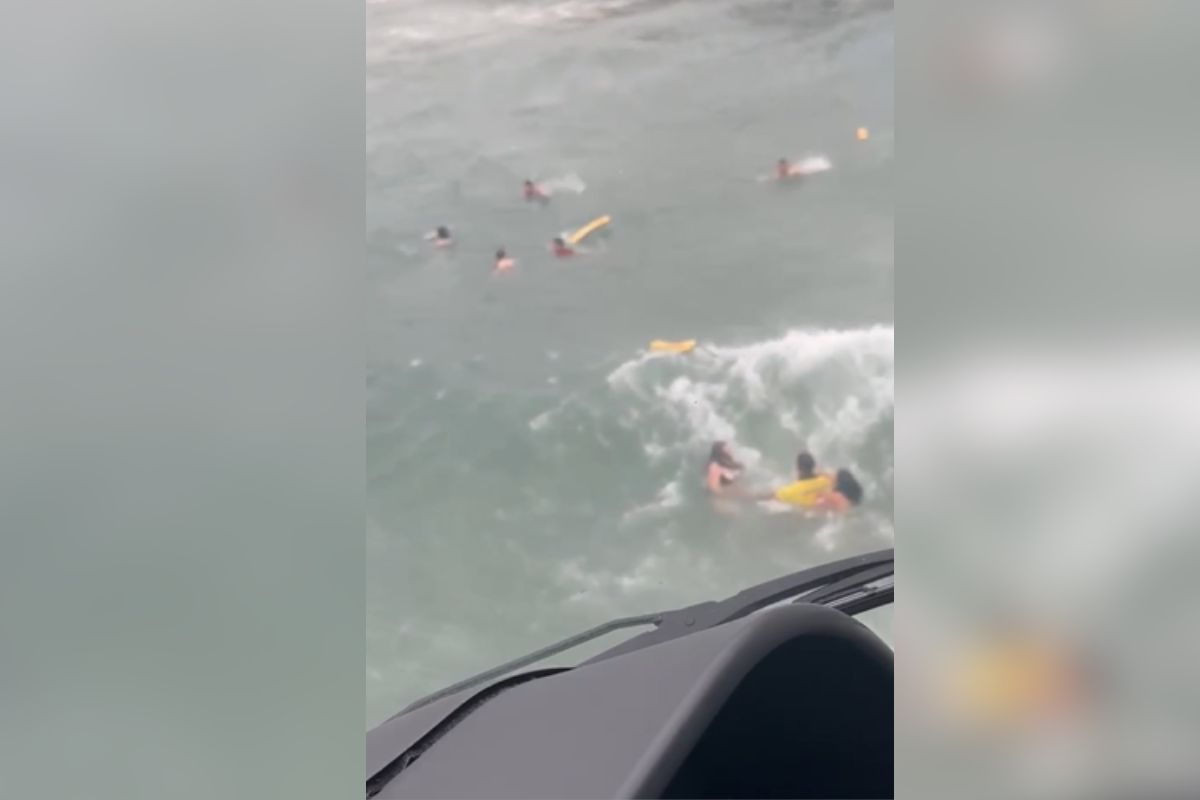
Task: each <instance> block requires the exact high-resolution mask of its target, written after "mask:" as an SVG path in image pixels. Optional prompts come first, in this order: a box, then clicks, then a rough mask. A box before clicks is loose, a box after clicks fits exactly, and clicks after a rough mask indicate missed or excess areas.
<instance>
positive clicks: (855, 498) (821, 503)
mask: <svg viewBox="0 0 1200 800" xmlns="http://www.w3.org/2000/svg"><path fill="white" fill-rule="evenodd" d="M862 499H863V488H862V484H861V483H859V482H858V479H857V478H855V477H854V473H852V472H851V471H850V470H848V469H839V470H838V471H837V474H836V475H834V477H833V489H831V490H830V491H828V492H826V493H825V494H823V495H821V496H820V497H818V498H817V502H816V504H815V507H816V508H821V509H825V510H826V511H837V512H842V511H849V510H850V509H851V507H853V506H856V505H858V504H860V503H861V502H862Z"/></svg>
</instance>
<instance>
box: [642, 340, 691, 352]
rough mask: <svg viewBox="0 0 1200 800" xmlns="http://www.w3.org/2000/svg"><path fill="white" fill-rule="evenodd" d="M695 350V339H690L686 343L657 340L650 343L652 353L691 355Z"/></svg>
mask: <svg viewBox="0 0 1200 800" xmlns="http://www.w3.org/2000/svg"><path fill="white" fill-rule="evenodd" d="M695 348H696V340H695V339H688V340H687V341H684V342H666V341H663V340H662V339H655V340H654V341H653V342H651V343H650V352H651V353H690V352H692V350H694V349H695Z"/></svg>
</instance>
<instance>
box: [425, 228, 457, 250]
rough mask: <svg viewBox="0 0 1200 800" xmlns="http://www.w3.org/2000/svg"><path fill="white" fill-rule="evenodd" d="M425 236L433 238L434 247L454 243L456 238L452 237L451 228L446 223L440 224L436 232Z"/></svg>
mask: <svg viewBox="0 0 1200 800" xmlns="http://www.w3.org/2000/svg"><path fill="white" fill-rule="evenodd" d="M425 238H426V239H430V240H432V241H433V246H434V247H448V246H450V245H451V244H453V243H454V240H453V239H452V238H451V237H450V229H449V228H447V227H446V226H445V225H438V226H437V228H436V229H435V230H434V232H433V233H431V234H429V235H427V236H426V237H425Z"/></svg>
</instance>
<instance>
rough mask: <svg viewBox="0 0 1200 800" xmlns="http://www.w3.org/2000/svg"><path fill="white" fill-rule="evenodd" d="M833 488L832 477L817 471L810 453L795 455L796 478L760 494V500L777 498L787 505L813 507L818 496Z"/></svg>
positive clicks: (815, 462) (815, 463)
mask: <svg viewBox="0 0 1200 800" xmlns="http://www.w3.org/2000/svg"><path fill="white" fill-rule="evenodd" d="M832 490H833V479H832V478H831V477H830V476H829V475H826V474H824V473H819V472H817V460H816V459H815V458H813V457H812V454H811V453H807V452H805V453H801V454H800V455H798V456H796V480H794V481H792V482H791V483H789V484H787V485H786V486H780V487H779V488H778V489H776V490H775V491H773V492H768V493H767V494H764V495H760V497H759V499H760V500H778V501H779V502H781V503H787V504H788V505H789V506H797V507H799V508H815V507H816V505H817V503H818V501H819V500H820V498H821V497H822V496H824V495H826V494H828V493H829V492H830V491H832Z"/></svg>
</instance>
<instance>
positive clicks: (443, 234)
mask: <svg viewBox="0 0 1200 800" xmlns="http://www.w3.org/2000/svg"><path fill="white" fill-rule="evenodd" d="M436 233H437V238H439V239H449V238H450V229H449V228H447V227H446V226H445V225H438V226H437V231H436Z"/></svg>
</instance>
